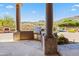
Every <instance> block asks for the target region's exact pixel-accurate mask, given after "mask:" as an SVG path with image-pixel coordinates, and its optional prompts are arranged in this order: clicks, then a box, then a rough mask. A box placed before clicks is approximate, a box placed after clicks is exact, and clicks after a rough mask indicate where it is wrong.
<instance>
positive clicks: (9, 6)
mask: <svg viewBox="0 0 79 59" xmlns="http://www.w3.org/2000/svg"><path fill="white" fill-rule="evenodd" d="M6 8H7V9H12V8H14V6H12V5H7V6H6Z"/></svg>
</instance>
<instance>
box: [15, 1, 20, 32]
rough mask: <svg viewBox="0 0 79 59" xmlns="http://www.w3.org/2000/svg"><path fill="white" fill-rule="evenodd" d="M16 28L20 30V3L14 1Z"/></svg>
mask: <svg viewBox="0 0 79 59" xmlns="http://www.w3.org/2000/svg"><path fill="white" fill-rule="evenodd" d="M16 30H17V32H18V31H20V4H19V3H16Z"/></svg>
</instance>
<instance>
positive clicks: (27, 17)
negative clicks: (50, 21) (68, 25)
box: [0, 3, 79, 22]
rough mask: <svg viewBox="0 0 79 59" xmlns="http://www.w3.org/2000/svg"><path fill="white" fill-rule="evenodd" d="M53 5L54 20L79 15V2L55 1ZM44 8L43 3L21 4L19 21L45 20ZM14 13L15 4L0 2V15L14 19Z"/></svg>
mask: <svg viewBox="0 0 79 59" xmlns="http://www.w3.org/2000/svg"><path fill="white" fill-rule="evenodd" d="M53 7H54V8H53V9H54V10H53V12H54V21H57V20H60V19H62V18H66V17H72V16H76V15H79V4H77V3H55V4H54V6H53ZM45 9H46V5H45V4H44V3H41V4H40V3H25V4H23V5H22V6H21V21H32V22H33V21H39V20H45V19H46V17H45V15H46V13H45V12H46V11H45ZM15 13H16V10H15V4H10V3H3V4H0V17H3V16H4V15H10V16H12V17H13V18H14V19H15V16H16V15H15Z"/></svg>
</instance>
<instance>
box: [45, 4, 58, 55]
mask: <svg viewBox="0 0 79 59" xmlns="http://www.w3.org/2000/svg"><path fill="white" fill-rule="evenodd" d="M52 24H53V5H52V3H46V36H45V39H44V43H45V44H44V45H45V46H44V47H45V50H44V53H45V55H56V54H57V43H56V39H55V38H54V36H53V34H52V33H53V32H52V27H53V25H52Z"/></svg>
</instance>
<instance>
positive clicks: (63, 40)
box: [57, 35, 69, 44]
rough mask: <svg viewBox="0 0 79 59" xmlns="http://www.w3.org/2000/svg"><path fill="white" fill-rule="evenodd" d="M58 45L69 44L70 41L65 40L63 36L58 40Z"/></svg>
mask: <svg viewBox="0 0 79 59" xmlns="http://www.w3.org/2000/svg"><path fill="white" fill-rule="evenodd" d="M57 43H58V44H68V43H69V40H68V39H67V38H65V37H64V36H63V35H60V36H59V37H58V39H57Z"/></svg>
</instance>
